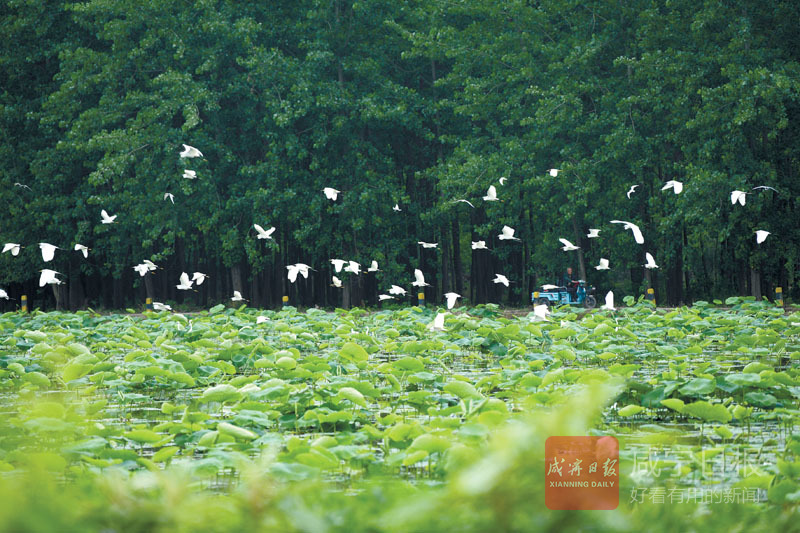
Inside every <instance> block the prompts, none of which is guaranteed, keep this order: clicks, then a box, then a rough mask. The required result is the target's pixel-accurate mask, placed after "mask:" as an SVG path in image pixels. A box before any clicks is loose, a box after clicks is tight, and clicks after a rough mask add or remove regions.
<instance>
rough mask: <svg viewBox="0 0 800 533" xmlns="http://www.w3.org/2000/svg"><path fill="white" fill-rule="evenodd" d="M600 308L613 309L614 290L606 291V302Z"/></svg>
mask: <svg viewBox="0 0 800 533" xmlns="http://www.w3.org/2000/svg"><path fill="white" fill-rule="evenodd" d="M600 309H608V310H609V311H613V310H614V291H608V294H606V303H605V305H603V306H602V307H601V308H600Z"/></svg>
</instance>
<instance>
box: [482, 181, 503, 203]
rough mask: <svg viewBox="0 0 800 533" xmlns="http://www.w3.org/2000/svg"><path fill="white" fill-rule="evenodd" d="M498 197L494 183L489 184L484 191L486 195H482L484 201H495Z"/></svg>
mask: <svg viewBox="0 0 800 533" xmlns="http://www.w3.org/2000/svg"><path fill="white" fill-rule="evenodd" d="M498 200H499V199H498V198H497V189H495V187H494V185H489V189H488V190H487V191H486V196H484V197H483V201H484V202H497V201H498Z"/></svg>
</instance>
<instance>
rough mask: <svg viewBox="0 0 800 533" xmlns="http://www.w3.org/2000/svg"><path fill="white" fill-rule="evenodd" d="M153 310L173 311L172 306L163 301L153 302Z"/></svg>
mask: <svg viewBox="0 0 800 533" xmlns="http://www.w3.org/2000/svg"><path fill="white" fill-rule="evenodd" d="M153 311H172V307H170V306H168V305H167V304H162V303H161V302H153Z"/></svg>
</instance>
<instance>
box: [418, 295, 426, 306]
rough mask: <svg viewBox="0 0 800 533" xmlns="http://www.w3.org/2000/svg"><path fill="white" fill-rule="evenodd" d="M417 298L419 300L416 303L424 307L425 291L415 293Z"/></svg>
mask: <svg viewBox="0 0 800 533" xmlns="http://www.w3.org/2000/svg"><path fill="white" fill-rule="evenodd" d="M417 300H419V301H418V302H417V305H419V306H420V307H425V293H424V292H420V293H419V294H417Z"/></svg>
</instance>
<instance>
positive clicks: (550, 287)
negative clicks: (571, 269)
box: [542, 283, 558, 291]
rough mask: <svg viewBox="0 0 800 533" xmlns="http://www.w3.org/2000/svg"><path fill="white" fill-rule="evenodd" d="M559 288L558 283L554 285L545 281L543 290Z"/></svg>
mask: <svg viewBox="0 0 800 533" xmlns="http://www.w3.org/2000/svg"><path fill="white" fill-rule="evenodd" d="M557 288H558V285H553V284H550V283H545V284H544V285H542V290H543V291H552V290H553V289H557Z"/></svg>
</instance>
